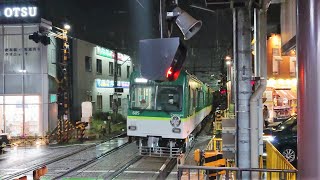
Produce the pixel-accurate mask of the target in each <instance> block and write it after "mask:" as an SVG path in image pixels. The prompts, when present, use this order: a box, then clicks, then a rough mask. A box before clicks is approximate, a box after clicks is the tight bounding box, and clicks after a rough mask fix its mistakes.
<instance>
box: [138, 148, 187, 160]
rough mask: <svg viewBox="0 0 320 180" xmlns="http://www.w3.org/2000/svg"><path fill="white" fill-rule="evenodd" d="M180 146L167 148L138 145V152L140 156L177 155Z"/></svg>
mask: <svg viewBox="0 0 320 180" xmlns="http://www.w3.org/2000/svg"><path fill="white" fill-rule="evenodd" d="M180 152H181V149H180V148H167V147H154V148H150V147H147V146H140V147H139V154H140V155H142V156H153V157H172V158H175V157H179V156H180V154H181V153H180Z"/></svg>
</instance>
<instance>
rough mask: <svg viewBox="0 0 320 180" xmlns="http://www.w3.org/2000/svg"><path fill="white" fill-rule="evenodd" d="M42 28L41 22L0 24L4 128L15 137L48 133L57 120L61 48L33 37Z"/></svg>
mask: <svg viewBox="0 0 320 180" xmlns="http://www.w3.org/2000/svg"><path fill="white" fill-rule="evenodd" d="M38 30H39V24H26V23H23V24H7V25H4V24H2V25H0V50H1V51H0V129H1V131H2V132H6V133H9V134H11V135H12V136H22V135H26V136H34V135H44V134H45V133H46V132H47V131H49V129H52V128H53V127H54V126H55V124H56V122H57V118H56V117H57V115H56V113H57V105H56V103H55V100H56V90H55V88H53V87H54V85H53V84H54V81H55V80H54V79H55V77H56V65H55V63H56V59H57V57H56V56H57V53H56V52H57V49H56V47H55V46H54V45H53V44H51V45H49V46H44V45H42V44H41V43H35V42H34V41H32V40H29V35H30V34H32V33H34V32H37V31H38ZM52 41H53V42H54V39H52Z"/></svg>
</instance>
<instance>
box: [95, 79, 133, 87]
mask: <svg viewBox="0 0 320 180" xmlns="http://www.w3.org/2000/svg"><path fill="white" fill-rule="evenodd" d="M117 84H118V87H122V88H129V86H130V82H127V81H118V82H117ZM113 85H114V82H113V80H102V79H96V87H97V88H113Z"/></svg>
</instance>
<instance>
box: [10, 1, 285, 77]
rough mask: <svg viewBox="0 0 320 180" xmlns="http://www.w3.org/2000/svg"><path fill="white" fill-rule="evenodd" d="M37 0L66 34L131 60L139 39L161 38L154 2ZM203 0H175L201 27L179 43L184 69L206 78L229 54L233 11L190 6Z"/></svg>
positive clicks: (275, 10)
mask: <svg viewBox="0 0 320 180" xmlns="http://www.w3.org/2000/svg"><path fill="white" fill-rule="evenodd" d="M21 1H24V0H21ZM21 1H19V2H21ZM29 1H30V0H29ZM31 1H36V0H31ZM10 2H12V1H10ZM38 2H39V5H40V6H39V7H40V9H41V16H42V17H43V18H45V19H47V20H49V21H52V22H53V25H54V26H59V27H63V24H64V23H69V24H70V25H71V27H72V30H71V31H70V33H69V34H70V35H71V36H73V37H75V38H79V39H83V40H86V41H88V42H91V43H95V44H97V45H100V46H103V47H107V48H110V49H115V48H117V49H118V50H119V51H120V52H123V53H126V54H128V55H130V56H132V57H133V59H135V60H134V61H136V62H137V61H138V60H137V59H138V54H137V52H138V48H137V47H138V42H139V40H141V39H151V38H159V37H160V32H159V21H158V18H159V1H158V0H91V1H88V0H38ZM202 2H203V1H202V0H179V7H180V8H182V9H183V10H185V11H186V12H187V13H189V14H190V15H191V16H193V17H194V18H195V19H197V20H201V21H202V22H203V26H202V28H201V30H200V31H199V32H198V33H197V34H196V35H195V36H194V37H192V38H191V39H190V40H188V41H185V42H184V43H185V45H186V46H187V47H188V58H187V60H186V63H185V68H186V69H187V70H188V71H189V72H192V73H194V74H196V75H200V76H201V75H203V73H204V72H206V73H207V74H206V76H210V75H211V74H218V73H219V72H220V71H221V68H222V67H223V63H224V61H223V57H224V56H225V55H227V54H232V39H233V38H232V30H233V27H232V11H231V9H222V10H221V9H220V10H217V9H215V10H214V12H209V11H204V10H200V9H197V8H194V7H191V5H195V4H196V5H198V6H204V4H203V3H202ZM208 8H211V9H212V7H208ZM279 9H280V8H279V6H275V5H272V6H271V8H270V10H269V11H270V13H269V15H268V23H269V27H268V29H269V31H271V32H277V31H278V32H279V28H278V27H279V23H280V14H279ZM270 14H271V15H270ZM173 32H174V33H173V35H172V36H173V37H177V36H179V37H181V38H182V39H183V36H182V33H181V32H180V30H179V28H178V27H177V26H176V25H174V29H173ZM202 67H205V68H202ZM199 73H200V74H199ZM201 73H202V74H201Z"/></svg>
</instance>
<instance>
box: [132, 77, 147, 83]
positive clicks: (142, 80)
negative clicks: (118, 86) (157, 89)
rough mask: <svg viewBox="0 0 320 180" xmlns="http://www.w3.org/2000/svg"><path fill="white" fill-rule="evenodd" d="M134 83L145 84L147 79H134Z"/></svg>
mask: <svg viewBox="0 0 320 180" xmlns="http://www.w3.org/2000/svg"><path fill="white" fill-rule="evenodd" d="M134 82H136V83H147V82H148V80H147V79H144V78H136V79H135V80H134Z"/></svg>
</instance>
